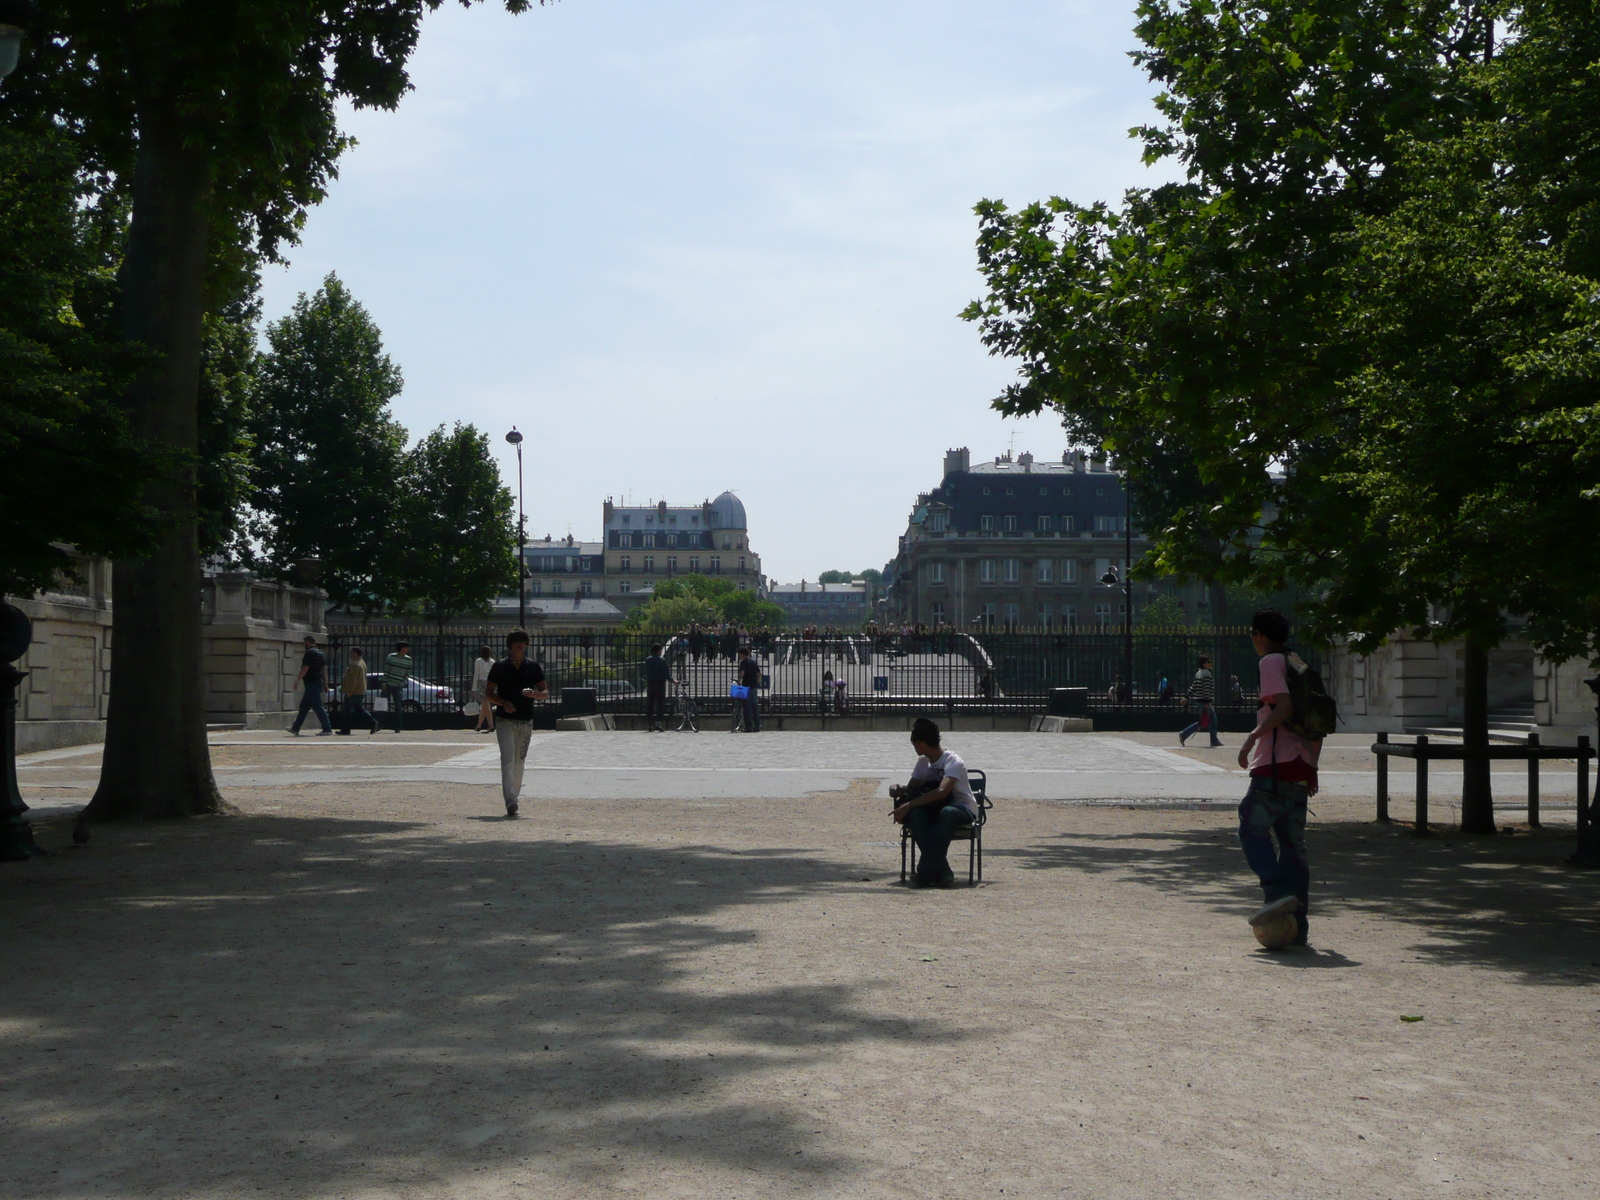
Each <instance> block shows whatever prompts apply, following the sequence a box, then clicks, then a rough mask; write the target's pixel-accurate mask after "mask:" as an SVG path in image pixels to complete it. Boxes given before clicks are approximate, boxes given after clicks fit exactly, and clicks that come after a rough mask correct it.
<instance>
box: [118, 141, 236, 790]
mask: <svg viewBox="0 0 1600 1200" xmlns="http://www.w3.org/2000/svg"><path fill="white" fill-rule="evenodd" d="M139 137H140V143H139V160H138V167H137V173H136V176H135V179H134V193H133V214H132V222H131V227H130V232H129V243H128V256H127V259H126V261H125V262H124V264H123V274H122V294H123V305H124V309H123V334H124V336H125V337H126V338H127V339H128V340H129V341H133V342H139V343H142V344H143V345H145V346H147V347H148V348H149V349H150V350H152V351H153V352H155V354H156V355H157V356H158V357H157V358H156V359H155V361H153V362H152V363H151V364H150V365H149V366H148V367H147V368H146V369H145V370H144V371H143V372H142V373H141V374H140V375H139V377H138V379H137V380H136V381H135V382H134V384H133V386H132V387H131V388H130V389H129V392H128V406H129V411H130V413H131V415H132V417H133V421H134V425H135V428H136V429H137V430H138V432H139V433H140V435H141V436H143V437H145V438H148V439H150V440H152V441H154V442H157V443H159V444H161V445H163V446H166V447H169V448H171V449H172V450H173V451H176V452H177V453H178V454H179V455H183V456H192V455H193V454H194V453H195V450H196V448H197V444H198V436H197V426H198V416H197V405H198V389H199V380H200V343H201V318H202V315H203V310H204V303H205V301H204V288H205V270H206V238H207V220H206V211H205V204H206V201H207V197H208V193H209V190H210V184H211V178H210V164H209V162H208V161H207V159H206V156H205V153H204V152H203V151H200V150H195V149H192V148H185V147H184V145H183V137H182V128H181V126H180V124H179V122H178V121H177V120H176V118H175V117H174V116H173V115H172V114H171V113H169V112H146V113H143V114H141V122H140V131H139ZM89 486H92V481H89ZM149 499H150V500H151V502H152V503H153V504H155V505H156V506H157V507H158V508H160V509H161V510H162V511H163V512H165V513H166V514H167V515H168V517H169V519H170V522H171V524H170V526H169V527H168V528H167V530H166V532H165V533H164V534H163V535H162V537H161V541H160V544H159V546H158V547H157V549H156V551H155V552H154V553H153V554H152V555H150V557H149V558H142V559H130V560H125V561H119V562H117V563H116V564H115V565H114V566H113V570H112V626H111V630H112V641H111V697H110V704H109V707H108V710H107V719H106V747H105V764H104V766H103V767H102V768H101V773H100V786H99V788H98V789H96V791H95V794H94V799H93V800H92V801H91V802H90V804H89V808H88V812H87V815H88V816H89V817H91V818H93V819H97V820H138V819H144V818H150V817H185V816H192V815H194V814H197V813H206V812H215V811H217V808H218V806H219V797H218V795H217V785H216V780H215V779H214V778H213V776H212V774H211V755H210V751H209V749H208V748H207V746H206V710H205V692H204V677H203V674H202V670H201V620H200V547H199V541H198V531H197V529H196V524H195V472H194V467H193V463H192V459H187V461H185V462H184V463H183V464H182V465H181V466H180V467H178V468H177V469H176V470H175V471H174V472H172V473H169V474H166V475H164V476H163V478H162V479H161V480H160V481H159V482H158V483H156V484H155V485H153V487H152V488H151V491H150V493H149Z"/></svg>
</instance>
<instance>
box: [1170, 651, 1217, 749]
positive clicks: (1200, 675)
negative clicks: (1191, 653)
mask: <svg viewBox="0 0 1600 1200" xmlns="http://www.w3.org/2000/svg"><path fill="white" fill-rule="evenodd" d="M1216 698H1217V681H1216V678H1215V676H1213V675H1212V674H1211V656H1210V655H1209V654H1202V655H1201V656H1200V666H1199V669H1198V670H1197V671H1195V673H1194V682H1193V683H1191V684H1190V685H1189V700H1190V702H1191V703H1193V704H1198V705H1199V706H1200V715H1199V717H1197V718H1196V719H1195V723H1194V724H1193V725H1191V726H1189V728H1187V729H1185V730H1184V731H1183V732H1182V733H1180V734H1179V735H1178V745H1180V746H1182V745H1184V744H1185V743H1187V742H1188V740H1189V739H1190V738H1192V737H1193V736H1194V735H1195V734H1196V733H1197V732H1199V731H1200V730H1202V729H1203V730H1205V731H1206V732H1207V733H1209V734H1210V735H1211V748H1212V749H1213V750H1215V749H1216V748H1217V747H1218V746H1220V745H1222V739H1221V738H1219V737H1218V736H1217V710H1216V709H1215V708H1214V707H1213V706H1212V701H1214V700H1215V699H1216Z"/></svg>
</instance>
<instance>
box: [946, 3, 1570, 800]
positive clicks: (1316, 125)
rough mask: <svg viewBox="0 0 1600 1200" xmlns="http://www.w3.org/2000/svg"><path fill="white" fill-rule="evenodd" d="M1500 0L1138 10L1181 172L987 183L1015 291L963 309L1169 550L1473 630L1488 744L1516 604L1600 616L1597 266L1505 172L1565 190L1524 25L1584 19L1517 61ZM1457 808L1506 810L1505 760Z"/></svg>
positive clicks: (1161, 145) (1558, 632) (1326, 601)
mask: <svg viewBox="0 0 1600 1200" xmlns="http://www.w3.org/2000/svg"><path fill="white" fill-rule="evenodd" d="M1507 7H1508V6H1505V5H1500V4H1444V3H1424V2H1408V3H1401V2H1398V0H1396V2H1393V3H1371V4H1355V3H1342V2H1340V0H1307V2H1303V3H1293V4H1291V3H1287V2H1286V0H1272V2H1260V3H1240V4H1230V5H1220V6H1219V5H1217V4H1214V3H1209V2H1206V0H1192V2H1190V3H1183V4H1177V3H1167V2H1159V3H1158V2H1149V3H1145V4H1143V5H1141V8H1140V17H1141V22H1140V26H1139V33H1140V37H1141V39H1142V40H1143V41H1144V43H1145V45H1146V46H1147V47H1148V49H1147V50H1146V51H1145V52H1143V53H1142V54H1141V55H1139V56H1138V57H1139V59H1140V61H1141V62H1142V63H1143V64H1144V65H1145V66H1146V68H1147V69H1148V70H1149V71H1150V72H1151V74H1152V76H1153V77H1154V78H1155V79H1157V80H1158V81H1160V82H1161V83H1163V84H1164V85H1166V87H1167V88H1168V91H1167V93H1166V94H1165V95H1164V96H1163V97H1162V98H1161V101H1160V104H1161V107H1162V109H1163V112H1164V114H1165V115H1166V116H1167V118H1168V120H1169V124H1168V126H1166V127H1165V128H1162V129H1146V130H1142V131H1140V132H1141V134H1142V136H1143V137H1144V139H1145V144H1146V156H1147V158H1150V159H1157V158H1161V157H1166V156H1168V155H1176V156H1178V157H1179V158H1180V159H1181V160H1182V161H1183V162H1184V163H1185V164H1186V166H1187V168H1188V175H1189V178H1188V180H1187V181H1186V182H1184V183H1182V184H1175V185H1171V186H1168V187H1164V188H1157V189H1153V190H1150V191H1142V192H1135V193H1130V195H1129V196H1128V197H1127V199H1126V200H1125V202H1124V204H1123V206H1122V208H1121V209H1120V210H1118V211H1112V210H1111V209H1109V208H1108V207H1106V206H1104V205H1096V206H1091V207H1088V208H1085V207H1082V206H1077V205H1073V204H1070V203H1069V202H1067V201H1063V200H1053V201H1051V202H1049V203H1048V204H1041V205H1033V206H1030V207H1028V208H1026V209H1024V210H1022V211H1021V212H1018V213H1016V214H1012V213H1010V212H1009V211H1007V210H1006V209H1005V207H1004V206H1003V205H998V204H993V203H989V202H986V203H985V204H983V205H980V209H979V211H980V215H981V219H982V233H981V235H980V242H979V246H980V261H981V263H982V265H983V268H984V270H985V273H986V276H987V279H988V282H989V287H990V293H989V296H988V298H987V299H986V300H984V301H983V302H981V303H979V304H977V305H974V306H973V307H972V308H970V309H969V310H968V316H969V317H970V318H971V319H974V320H977V321H980V322H981V323H982V327H983V335H984V339H985V341H986V342H987V343H988V344H989V346H990V347H991V349H992V350H994V351H995V352H997V353H1004V354H1008V355H1012V356H1014V357H1016V358H1018V359H1019V360H1021V362H1022V364H1023V365H1022V367H1021V376H1022V379H1021V382H1020V383H1019V384H1018V385H1016V386H1015V387H1013V388H1011V389H1009V390H1008V392H1007V394H1006V395H1005V396H1003V397H1002V398H1001V399H1000V400H999V401H997V405H998V406H999V407H1001V408H1002V409H1003V410H1005V411H1008V412H1029V411H1038V410H1040V409H1042V408H1044V407H1054V408H1056V409H1057V410H1058V411H1060V412H1061V413H1062V414H1063V416H1064V418H1065V420H1066V422H1067V424H1068V428H1069V431H1070V432H1071V433H1073V434H1074V435H1075V436H1076V437H1078V438H1079V439H1081V440H1084V441H1087V442H1091V443H1092V442H1099V443H1101V444H1104V445H1106V446H1107V447H1108V448H1110V449H1112V450H1113V451H1114V452H1115V453H1116V454H1117V455H1118V457H1119V459H1120V460H1121V462H1122V464H1123V465H1124V466H1125V467H1127V468H1128V469H1129V470H1130V473H1131V474H1132V476H1133V478H1134V480H1135V483H1136V494H1138V495H1139V496H1140V500H1141V504H1140V509H1141V520H1142V522H1143V523H1144V524H1145V526H1146V528H1148V529H1149V530H1150V531H1151V533H1152V534H1153V536H1154V539H1155V542H1156V546H1155V551H1154V556H1153V562H1152V563H1150V564H1147V566H1153V567H1154V568H1156V569H1160V570H1165V571H1168V572H1172V573H1180V574H1194V575H1199V576H1202V577H1206V578H1217V579H1220V580H1222V581H1224V582H1228V583H1233V584H1241V583H1242V584H1247V585H1250V586H1253V587H1256V588H1259V589H1261V590H1264V591H1278V590H1280V589H1283V588H1285V587H1290V586H1300V587H1304V588H1308V589H1312V590H1314V592H1315V594H1316V595H1317V598H1318V599H1317V602H1316V603H1314V604H1310V605H1307V606H1305V608H1304V609H1303V610H1302V617H1303V618H1308V619H1309V622H1310V624H1311V625H1312V627H1313V628H1314V629H1320V631H1322V632H1324V633H1341V634H1353V635H1355V637H1356V638H1357V644H1358V646H1361V647H1366V648H1370V647H1373V646H1375V645H1377V644H1378V643H1379V642H1380V641H1381V640H1382V639H1383V638H1384V637H1385V636H1387V635H1388V634H1389V633H1391V632H1394V631H1396V630H1400V629H1406V628H1415V629H1419V630H1420V631H1422V633H1423V634H1424V635H1425V636H1429V637H1434V638H1437V639H1440V640H1447V639H1452V638H1460V639H1462V640H1463V641H1464V642H1465V644H1466V661H1467V679H1466V685H1467V686H1466V695H1467V705H1466V710H1467V711H1466V714H1465V720H1466V725H1467V731H1468V738H1469V741H1471V742H1474V743H1478V744H1482V743H1483V742H1484V741H1486V737H1487V705H1486V695H1487V675H1486V664H1487V650H1488V648H1490V647H1492V646H1493V645H1494V644H1495V642H1496V641H1498V640H1499V639H1500V638H1501V637H1503V636H1504V633H1505V623H1504V618H1503V614H1504V613H1505V612H1507V611H1510V612H1516V613H1522V614H1526V615H1528V616H1529V617H1530V618H1531V619H1532V623H1531V625H1530V634H1531V635H1532V636H1533V638H1534V640H1535V643H1536V645H1538V646H1540V647H1541V648H1542V649H1545V650H1547V651H1550V652H1557V651H1560V650H1562V649H1563V648H1571V647H1573V646H1575V645H1579V644H1585V645H1593V643H1592V641H1590V640H1589V639H1590V638H1591V636H1592V634H1593V631H1594V629H1595V628H1596V625H1597V624H1600V622H1597V621H1596V619H1595V614H1596V612H1597V610H1596V608H1595V605H1594V595H1595V592H1594V584H1593V583H1592V582H1591V581H1592V580H1593V579H1594V578H1595V566H1596V565H1600V564H1596V563H1595V562H1594V560H1593V558H1592V557H1591V556H1592V555H1593V554H1594V551H1593V549H1592V548H1591V546H1592V543H1593V539H1592V538H1584V539H1581V540H1582V541H1584V542H1585V543H1587V544H1585V545H1583V546H1574V547H1573V548H1572V553H1571V554H1570V555H1568V556H1567V558H1566V560H1565V561H1562V562H1559V563H1557V562H1555V561H1553V558H1552V554H1554V556H1555V557H1561V554H1560V551H1559V550H1557V549H1556V544H1557V543H1558V542H1560V541H1561V540H1563V539H1564V537H1565V535H1564V534H1563V532H1562V531H1563V530H1569V529H1572V528H1591V529H1592V528H1594V527H1595V525H1596V521H1595V516H1596V515H1597V514H1596V513H1595V510H1594V504H1595V494H1594V493H1595V488H1594V484H1595V474H1594V458H1593V454H1592V448H1591V450H1588V451H1586V450H1585V449H1584V448H1583V447H1584V445H1585V443H1586V439H1588V438H1592V436H1593V435H1592V434H1588V433H1587V432H1586V429H1585V425H1584V422H1583V420H1582V411H1581V406H1578V405H1574V404H1573V396H1574V394H1581V393H1582V392H1583V390H1584V388H1586V387H1587V388H1591V389H1592V386H1593V370H1592V364H1590V363H1589V362H1588V361H1587V359H1586V357H1585V355H1584V354H1583V353H1580V352H1579V350H1580V348H1581V347H1582V346H1583V345H1584V344H1585V343H1584V338H1585V337H1587V336H1589V335H1588V334H1587V332H1586V330H1587V324H1588V322H1589V320H1591V318H1590V316H1589V314H1588V312H1587V310H1586V309H1585V308H1583V307H1581V306H1578V305H1575V304H1574V303H1573V300H1574V298H1575V297H1576V296H1578V295H1580V294H1589V295H1592V294H1593V284H1592V283H1588V284H1579V283H1577V281H1575V280H1573V279H1571V278H1567V279H1558V278H1556V275H1557V274H1558V273H1559V272H1558V271H1556V268H1557V266H1558V264H1557V263H1556V262H1555V261H1554V260H1553V259H1552V258H1551V257H1550V255H1549V254H1547V253H1546V252H1545V251H1544V250H1543V249H1541V247H1542V246H1543V244H1544V241H1547V240H1548V239H1543V240H1542V239H1541V237H1540V236H1539V235H1536V234H1535V233H1534V231H1533V229H1532V227H1531V226H1530V225H1529V223H1528V222H1527V221H1525V220H1523V219H1522V218H1521V217H1520V216H1519V215H1518V213H1519V211H1526V205H1525V204H1523V203H1519V201H1518V199H1517V197H1515V196H1514V195H1512V194H1511V192H1510V191H1508V190H1507V189H1506V188H1503V187H1490V186H1489V185H1490V184H1491V182H1492V181H1495V180H1497V179H1504V180H1510V179H1514V178H1519V177H1520V181H1521V183H1520V185H1521V186H1522V187H1523V188H1524V189H1525V190H1526V192H1527V194H1528V195H1529V196H1532V195H1536V194H1539V193H1540V192H1541V190H1542V189H1541V186H1540V184H1539V183H1538V182H1537V180H1536V179H1533V178H1529V177H1528V175H1527V174H1525V173H1522V172H1520V171H1519V170H1518V169H1517V168H1516V166H1515V165H1514V158H1513V156H1512V155H1511V153H1510V146H1509V143H1508V142H1507V141H1506V139H1507V138H1509V137H1510V131H1514V130H1516V129H1519V128H1521V127H1522V125H1523V122H1521V121H1519V120H1517V119H1516V117H1515V114H1513V113H1512V112H1511V108H1510V105H1509V103H1508V99H1507V93H1506V91H1505V89H1504V88H1499V87H1497V84H1496V79H1497V77H1498V75H1499V73H1500V72H1501V71H1502V64H1504V63H1505V62H1506V61H1507V54H1506V53H1505V52H1504V47H1505V46H1506V45H1513V46H1518V47H1520V45H1521V44H1522V42H1523V41H1525V40H1533V41H1536V40H1537V39H1526V38H1524V37H1523V36H1521V35H1524V34H1531V33H1532V32H1533V26H1532V25H1531V24H1529V23H1528V21H1527V18H1528V17H1529V15H1530V14H1532V13H1534V12H1535V11H1536V10H1540V9H1542V10H1544V11H1545V12H1547V13H1553V12H1555V10H1557V9H1561V8H1563V7H1566V8H1568V9H1569V11H1570V13H1577V12H1578V11H1579V10H1578V8H1572V7H1571V6H1562V5H1543V6H1540V5H1528V6H1524V7H1523V8H1521V9H1519V10H1517V11H1516V12H1513V13H1511V14H1510V15H1511V16H1512V17H1513V19H1514V21H1515V22H1516V23H1517V25H1516V30H1515V32H1516V33H1517V34H1518V35H1519V36H1516V37H1513V38H1511V39H1509V41H1508V42H1506V43H1502V46H1501V49H1502V54H1501V57H1500V58H1498V59H1497V58H1495V57H1494V50H1495V41H1494V31H1495V25H1494V21H1493V18H1495V17H1496V16H1502V15H1506V10H1507ZM1580 7H1581V6H1580ZM1588 19H1590V20H1592V18H1588ZM1515 53H1516V54H1522V53H1524V52H1523V51H1522V50H1521V49H1520V48H1519V49H1518V50H1517V51H1516V52H1515ZM1527 53H1528V54H1532V53H1533V51H1532V50H1529V51H1528V52H1527ZM1547 58H1548V61H1547V62H1546V63H1545V66H1546V67H1548V68H1549V69H1550V70H1549V71H1548V72H1547V73H1546V74H1545V75H1544V76H1543V78H1542V79H1541V83H1540V86H1541V88H1542V89H1550V88H1552V87H1553V88H1554V89H1555V94H1557V95H1568V96H1572V95H1573V93H1575V92H1587V90H1588V89H1592V87H1593V84H1592V82H1590V81H1588V80H1587V78H1586V77H1582V75H1581V68H1579V67H1578V65H1577V64H1578V63H1579V62H1580V61H1581V62H1588V61H1593V60H1592V58H1591V59H1582V60H1580V59H1577V58H1574V57H1572V56H1571V55H1568V56H1567V57H1565V58H1562V56H1561V55H1559V54H1549V55H1547ZM1563 79H1565V80H1567V81H1569V82H1568V83H1567V86H1566V87H1565V88H1564V87H1563V85H1562V83H1561V82H1559V81H1560V80H1563ZM1583 98H1584V99H1588V100H1592V99H1593V97H1592V96H1588V95H1584V97H1583ZM1574 99H1576V97H1574ZM1533 111H1534V110H1533V109H1530V110H1529V112H1530V113H1531V112H1533ZM1577 111H1579V107H1578V106H1577V104H1576V103H1575V104H1574V106H1573V107H1572V109H1571V112H1573V113H1576V112H1577ZM1586 111H1588V112H1591V113H1592V111H1593V109H1592V108H1589V109H1587V110H1586ZM1508 118H1510V119H1508ZM1535 123H1537V122H1535ZM1569 132H1576V130H1570V131H1569ZM1486 140H1487V141H1488V142H1497V143H1498V145H1496V146H1495V147H1494V148H1493V149H1490V148H1489V146H1488V145H1487V144H1486ZM1530 174H1531V173H1530ZM1568 269H1569V270H1570V268H1568ZM1585 286H1587V287H1588V289H1589V290H1588V292H1587V293H1585V291H1584V288H1585ZM1589 394H1590V395H1592V391H1591V392H1590V393H1589ZM1586 454H1587V455H1588V457H1587V459H1586V458H1585V455H1586ZM1512 543H1516V544H1512ZM1463 827H1464V828H1468V829H1474V830H1482V831H1488V830H1491V829H1492V828H1493V810H1492V801H1491V797H1490V796H1489V792H1488V774H1487V770H1486V768H1484V769H1481V770H1475V771H1473V772H1470V773H1469V775H1468V777H1467V784H1466V787H1465V789H1464V793H1463Z"/></svg>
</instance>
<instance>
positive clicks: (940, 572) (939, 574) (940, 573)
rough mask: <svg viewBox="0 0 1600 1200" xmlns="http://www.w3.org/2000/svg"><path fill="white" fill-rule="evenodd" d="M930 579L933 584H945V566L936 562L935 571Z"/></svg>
mask: <svg viewBox="0 0 1600 1200" xmlns="http://www.w3.org/2000/svg"><path fill="white" fill-rule="evenodd" d="M930 579H931V582H933V583H943V582H944V564H943V563H942V562H936V563H934V564H933V570H932V572H931V575H930Z"/></svg>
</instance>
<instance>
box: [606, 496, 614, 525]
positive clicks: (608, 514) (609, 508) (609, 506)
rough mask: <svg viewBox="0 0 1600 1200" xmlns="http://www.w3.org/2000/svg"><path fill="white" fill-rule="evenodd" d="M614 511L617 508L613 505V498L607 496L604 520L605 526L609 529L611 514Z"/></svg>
mask: <svg viewBox="0 0 1600 1200" xmlns="http://www.w3.org/2000/svg"><path fill="white" fill-rule="evenodd" d="M614 512H616V509H615V508H614V507H612V504H611V500H610V499H609V498H607V500H606V511H605V520H604V524H605V527H606V528H607V529H609V528H610V527H611V515H612V513H614Z"/></svg>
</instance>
